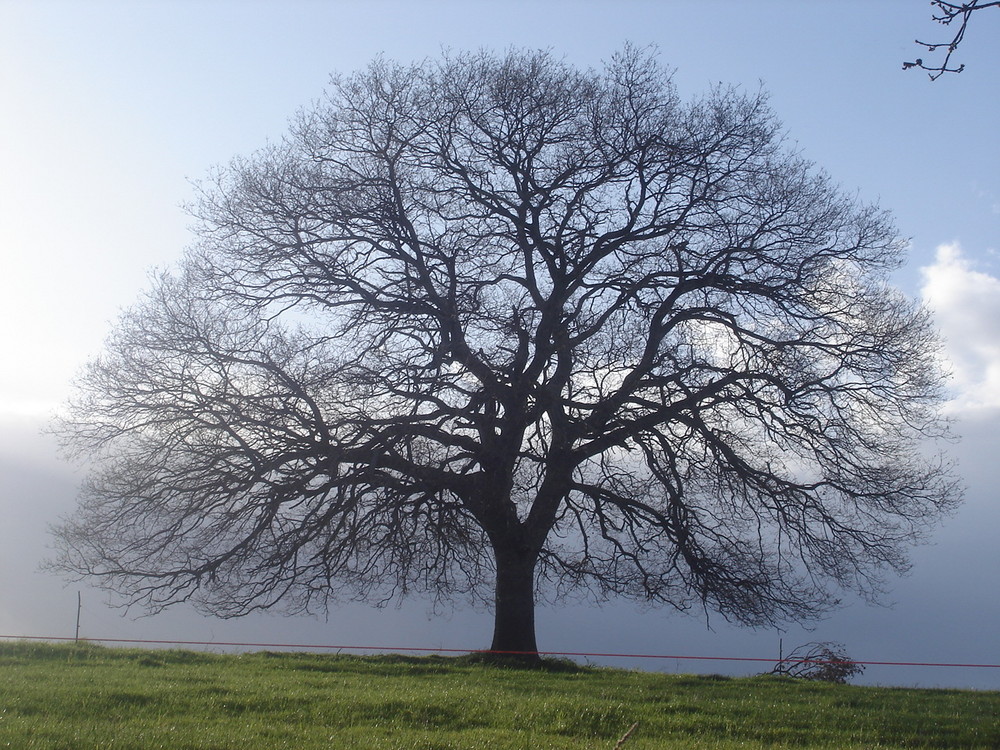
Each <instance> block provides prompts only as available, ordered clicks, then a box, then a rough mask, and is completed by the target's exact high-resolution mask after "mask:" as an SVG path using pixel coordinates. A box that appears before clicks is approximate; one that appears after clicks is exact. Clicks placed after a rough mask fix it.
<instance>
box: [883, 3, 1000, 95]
mask: <svg viewBox="0 0 1000 750" xmlns="http://www.w3.org/2000/svg"><path fill="white" fill-rule="evenodd" d="M931 5H932V6H934V8H935V10H934V15H932V16H931V17H932V18H933V19H934V20H935V21H937V22H938V23H940V24H942V25H943V26H951V25H952V23H955V22H958V23H957V25H956V27H953V28H957V31H956V32H955V35H954V36H953V37H952V39H951V41H949V42H921V41H920V40H919V39H915V40H914V43H915V44H918V45H919V46H921V47H923V48H924V49H925V50H927V52H930V53H935V52H937V51H938V50H940V49H944V50H945V56H944V60H941V61H940V64H934V63H928V62H924V60H923V58H920V57H918V58H917V59H916V60H914V61H912V62H904V63H903V70H909V69H911V68H919V69H920V70H926V71H927V74H928V75H929V76H930V79H931V80H932V81H936V80H937V79H938V78H940V77H941V76H942V75H944V74H945V73H961V72H962V71H963V70H965V63H962V64H961V65H959V66H958V67H957V68H953V67H949V66H950V65H951V56H952V55H953V54H954V53H955V51H956V50H957V49H958V45H960V44H961V43H962V41H963V40H964V39H965V31H966V29H967V28H968V26H969V21H970V20H971V19H972V14H973V13H975V12H977V11H980V10H984V9H986V8H1000V0H971V2H967V3H951V2H946V0H931Z"/></svg>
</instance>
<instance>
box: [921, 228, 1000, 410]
mask: <svg viewBox="0 0 1000 750" xmlns="http://www.w3.org/2000/svg"><path fill="white" fill-rule="evenodd" d="M920 270H921V274H922V275H923V286H922V287H921V296H922V298H923V301H924V303H925V304H926V305H927V306H928V307H929V308H930V309H931V310H932V311H933V312H934V317H935V320H936V321H937V325H938V328H939V329H940V331H941V334H942V336H943V337H944V355H945V357H946V358H947V360H948V363H949V369H950V370H951V372H952V375H953V377H952V380H951V383H950V385H951V389H952V392H953V395H954V398H953V400H952V401H951V402H950V404H949V410H950V411H953V412H957V413H963V414H966V413H967V414H972V413H976V412H981V411H982V410H983V409H991V408H1000V279H998V278H997V277H995V276H991V275H990V274H988V273H984V272H983V271H980V270H976V268H975V267H974V264H973V262H972V261H970V260H969V259H967V258H966V257H964V256H963V254H962V248H961V247H960V246H959V244H958V243H957V242H955V243H952V244H948V245H940V246H939V247H938V249H937V256H936V258H935V260H934V263H933V264H932V265H930V266H925V267H923V268H921V269H920Z"/></svg>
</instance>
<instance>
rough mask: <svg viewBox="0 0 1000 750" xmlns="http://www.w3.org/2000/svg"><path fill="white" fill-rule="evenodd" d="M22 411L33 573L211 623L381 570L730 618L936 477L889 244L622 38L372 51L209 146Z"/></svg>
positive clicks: (933, 488)
mask: <svg viewBox="0 0 1000 750" xmlns="http://www.w3.org/2000/svg"><path fill="white" fill-rule="evenodd" d="M194 211H195V213H196V214H197V216H199V217H200V220H201V224H200V227H201V228H200V235H199V236H200V242H199V243H198V244H197V245H196V246H195V247H193V248H192V250H191V251H190V252H189V253H188V255H187V256H186V259H185V260H184V262H183V263H182V265H181V266H180V267H179V269H178V270H176V271H175V272H172V273H164V274H162V275H160V276H159V277H158V278H157V279H156V280H155V282H154V283H153V285H152V289H151V291H149V292H148V294H147V295H146V297H145V299H144V300H143V301H142V302H140V303H139V304H138V305H137V306H136V307H135V308H134V309H133V310H131V311H130V312H128V313H127V314H125V315H124V317H123V318H122V320H121V321H120V322H119V323H118V325H117V327H116V329H115V330H114V332H113V334H112V335H111V336H110V338H109V340H108V342H107V345H106V351H105V352H104V354H103V355H102V356H101V357H100V358H98V359H96V360H95V361H94V362H92V363H91V364H90V365H89V367H88V368H87V370H86V371H85V373H84V374H83V376H82V379H81V382H80V387H79V392H78V396H77V398H76V399H75V401H74V403H73V404H72V407H71V410H70V411H69V412H68V414H69V416H68V417H67V418H66V419H65V420H64V421H63V422H62V423H61V425H59V426H58V427H57V429H58V430H59V432H61V434H62V436H63V438H64V439H65V441H66V444H67V446H68V448H69V450H70V451H71V452H76V453H78V454H79V455H83V456H86V457H89V458H90V459H91V460H94V461H95V462H96V463H95V467H94V469H93V472H92V474H91V476H90V479H89V481H88V482H87V484H86V486H85V488H84V489H83V492H82V496H81V501H80V507H79V509H78V511H77V513H76V515H75V516H74V517H72V518H70V519H68V520H66V521H65V522H64V524H63V525H62V526H61V527H59V528H58V529H57V538H58V540H59V544H60V545H61V552H60V557H59V558H58V561H57V565H58V566H59V567H61V568H62V569H63V570H67V571H71V572H74V573H77V574H81V575H88V576H96V577H97V578H98V579H99V580H100V581H101V582H102V583H103V585H105V586H106V587H108V588H110V589H112V590H115V591H118V592H121V593H122V594H124V596H125V597H126V600H127V601H128V602H129V603H132V604H141V605H144V606H146V607H150V608H152V609H153V610H156V609H158V608H162V607H164V606H166V605H168V604H170V603H172V602H177V601H182V600H192V601H195V602H196V603H198V604H199V605H200V606H202V607H203V608H205V609H207V610H208V611H210V612H213V613H216V614H219V615H222V616H235V615H241V614H244V613H247V612H249V611H252V610H255V609H260V608H269V607H273V606H279V605H280V606H281V607H283V608H285V609H288V610H292V611H306V610H311V609H314V608H316V607H319V608H322V607H324V606H328V605H329V603H330V602H331V601H336V600H338V599H340V600H342V599H344V598H351V597H354V598H358V599H361V600H365V601H378V602H385V601H390V600H393V599H394V598H395V597H397V596H402V595H405V594H406V593H407V592H409V591H411V590H419V591H429V592H433V593H434V594H435V595H436V596H438V597H442V598H447V599H450V598H452V597H454V596H463V595H469V596H472V597H482V599H483V600H485V601H487V602H491V603H492V605H493V606H495V632H494V637H493V643H492V647H493V648H494V649H496V650H501V651H516V652H529V653H532V652H535V651H536V650H537V649H536V641H535V629H534V611H535V601H536V596H544V597H558V596H559V595H561V594H564V593H566V592H568V591H571V590H574V589H583V590H589V591H591V592H593V594H594V595H596V596H597V597H607V596H619V595H620V596H626V597H632V598H636V599H639V600H646V601H649V602H652V603H664V604H668V605H670V606H673V607H676V608H678V609H681V610H684V609H688V608H690V607H692V606H697V607H703V608H705V609H706V610H715V611H717V612H720V613H721V614H722V615H723V616H725V617H726V618H728V619H730V620H734V621H739V622H742V623H746V624H749V625H763V624H771V623H776V622H780V621H786V620H789V619H795V620H800V619H803V618H809V617H812V616H814V615H817V614H819V613H820V612H822V611H824V610H826V609H827V608H828V607H829V606H831V605H832V604H833V603H834V600H833V594H834V592H835V591H836V590H837V589H838V588H839V587H848V588H850V589H854V590H859V591H861V592H865V593H868V594H872V595H874V594H875V592H876V591H877V589H878V585H879V581H880V578H881V576H882V574H884V573H885V572H886V571H887V570H893V569H901V568H903V567H905V558H904V550H905V547H906V546H907V545H908V544H909V543H910V542H912V541H913V540H914V539H915V538H916V537H917V536H919V534H920V533H921V532H922V531H923V530H925V528H926V526H927V525H928V524H929V523H930V522H931V521H932V520H934V518H935V517H936V516H937V515H938V514H939V512H940V511H942V510H944V509H946V508H948V507H950V506H951V505H952V504H953V503H954V502H955V500H956V497H957V493H956V491H955V488H954V486H953V484H952V481H951V479H950V478H949V477H948V475H947V473H946V472H942V468H941V466H940V465H939V463H937V462H935V461H934V460H928V459H927V458H926V457H925V456H923V455H921V454H920V452H919V450H918V441H919V440H920V439H921V438H922V436H924V435H926V434H928V433H936V432H938V431H940V427H941V426H940V424H939V423H938V421H937V417H936V404H937V400H938V396H939V376H938V370H937V368H936V367H935V365H934V358H933V354H934V350H935V339H934V335H933V333H932V330H931V327H930V324H929V321H928V317H927V315H926V314H925V313H924V312H923V311H921V310H920V309H918V308H917V307H916V306H915V305H914V303H912V302H911V301H909V300H907V299H905V298H904V297H903V296H901V295H900V294H899V293H897V292H896V291H894V290H893V289H892V288H890V287H889V286H888V285H887V283H886V275H887V273H888V271H889V270H890V269H893V268H895V267H896V265H897V264H898V263H899V262H900V258H901V253H902V251H903V244H904V243H903V242H901V241H900V239H899V238H898V237H897V235H896V232H895V230H894V228H893V226H892V224H891V222H890V220H889V218H888V217H887V216H886V215H885V214H884V213H882V212H881V211H879V210H878V209H876V208H874V207H871V206H866V205H860V204H858V203H857V202H856V201H855V200H853V199H851V198H849V197H845V196H843V195H841V194H840V193H839V192H838V190H837V189H836V188H835V187H834V186H833V185H831V183H830V181H829V180H828V179H827V178H826V177H825V176H824V175H823V174H821V173H819V172H817V171H816V170H815V169H814V168H813V167H812V165H810V164H809V163H807V162H806V161H804V160H803V159H802V158H800V157H799V156H797V155H795V154H793V153H790V152H788V151H787V150H786V148H785V146H784V144H783V141H782V135H781V131H780V128H779V125H778V124H777V122H776V121H775V119H774V117H773V116H772V114H771V113H770V112H769V110H768V108H767V106H766V103H765V101H764V100H763V98H762V97H761V96H746V95H743V94H740V93H738V92H735V91H732V90H727V89H719V90H716V91H713V92H711V93H710V94H709V95H707V96H705V97H704V98H702V99H699V100H697V101H695V102H693V103H690V104H685V103H682V102H681V101H680V100H679V99H678V96H677V94H676V93H675V90H674V88H673V87H672V85H671V83H670V81H669V75H667V74H666V73H665V72H664V71H663V70H662V69H661V68H660V67H659V66H658V65H657V63H656V61H655V60H654V59H652V58H651V57H650V56H649V55H648V54H646V53H642V52H638V51H635V50H632V49H627V50H625V51H624V52H622V53H621V54H618V55H617V56H615V57H614V58H613V59H612V61H611V62H610V63H608V64H607V65H606V66H605V67H604V68H603V69H602V70H601V71H596V72H595V71H579V70H576V69H574V68H572V67H571V66H569V65H567V64H566V63H564V62H561V61H559V60H558V59H555V58H554V57H553V56H552V55H551V54H549V53H545V52H520V51H513V52H510V53H508V54H506V55H503V56H495V55H493V54H489V53H480V54H460V55H445V56H444V57H443V59H441V60H440V61H429V62H424V63H422V64H418V65H414V66H399V65H395V64H392V63H389V62H386V61H377V62H375V63H374V64H372V65H371V66H370V67H369V68H368V69H367V70H365V71H364V72H361V73H357V74H354V75H351V76H348V77H343V78H335V79H334V80H333V82H332V85H331V88H330V90H329V92H328V94H327V96H326V98H325V99H324V100H323V101H322V102H321V103H319V104H317V105H316V106H314V107H313V108H311V109H309V110H307V111H305V112H303V113H301V114H300V116H299V117H298V118H297V119H296V120H295V121H294V124H293V126H292V128H291V134H290V135H289V136H288V137H287V138H286V139H285V140H284V141H283V142H282V143H280V144H278V145H272V146H270V147H268V148H265V149H264V150H262V151H261V152H259V153H257V154H255V155H254V156H252V157H251V158H247V159H239V160H237V161H235V162H233V163H232V164H231V165H230V166H229V167H228V168H225V169H221V170H219V171H218V173H217V174H216V175H215V176H214V177H213V179H212V180H210V181H209V184H206V185H204V186H203V187H202V197H201V199H200V202H199V204H198V205H197V206H196V208H195V209H194Z"/></svg>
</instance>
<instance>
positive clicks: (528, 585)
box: [490, 551, 539, 661]
mask: <svg viewBox="0 0 1000 750" xmlns="http://www.w3.org/2000/svg"><path fill="white" fill-rule="evenodd" d="M525 557H526V556H525V555H520V554H517V553H512V552H507V551H504V552H497V553H496V561H497V584H496V599H495V615H494V617H495V619H494V625H493V645H492V646H491V647H490V650H491V651H499V652H503V653H505V654H507V655H509V656H514V657H516V658H518V659H523V660H525V661H537V660H538V658H539V657H538V646H537V645H536V643H535V559H536V557H535V556H534V555H531V557H530V559H527V560H526V559H524V558H525Z"/></svg>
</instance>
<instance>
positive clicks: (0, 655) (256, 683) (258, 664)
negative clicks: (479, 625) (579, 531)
mask: <svg viewBox="0 0 1000 750" xmlns="http://www.w3.org/2000/svg"><path fill="white" fill-rule="evenodd" d="M634 722H639V726H638V728H637V729H636V731H635V733H634V734H633V735H632V736H631V737H630V738H629V739H628V741H627V742H626V743H625V744H624V745H623V746H622V750H652V748H666V749H668V750H669V749H671V748H677V749H680V748H685V749H687V748H695V749H696V748H786V747H787V748H998V747H1000V692H974V691H960V690H915V689H900V688H871V687H856V686H850V685H831V684H825V683H810V682H801V681H796V680H791V679H787V678H779V677H752V678H724V677H718V676H702V677H695V676H678V675H664V674H651V673H642V672H625V671H618V670H610V669H593V668H583V667H576V666H573V665H570V664H567V663H564V662H555V663H550V664H549V668H547V669H524V668H513V667H498V666H495V665H494V666H490V665H486V664H482V663H477V660H475V659H472V658H442V657H425V658H415V657H414V658H411V657H400V656H378V657H357V656H329V655H322V656H317V655H313V654H271V653H257V654H243V655H217V654H207V653H195V652H190V651H143V650H119V649H106V648H101V647H97V646H92V645H83V644H81V645H79V646H77V645H73V644H66V645H50V644H42V645H38V644H29V643H0V748H5V747H11V748H18V749H21V748H26V749H27V748H47V749H56V748H59V749H65V750H83V749H85V748H135V749H139V748H142V749H143V750H145V749H146V748H198V749H199V750H254V749H255V748H295V749H296V750H309V749H311V748H324V749H329V748H348V749H350V748H372V749H377V750H390V749H391V750H404V749H406V750H445V749H446V748H447V749H451V748H455V749H457V748H462V749H466V748H488V749H489V750H537V749H541V748H560V749H561V748H574V749H581V748H601V749H602V750H612V748H614V747H615V744H616V742H617V741H618V739H619V738H620V737H621V736H622V735H623V734H624V733H625V731H626V730H627V729H628V728H629V727H630V726H631V725H632V724H633V723H634Z"/></svg>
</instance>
